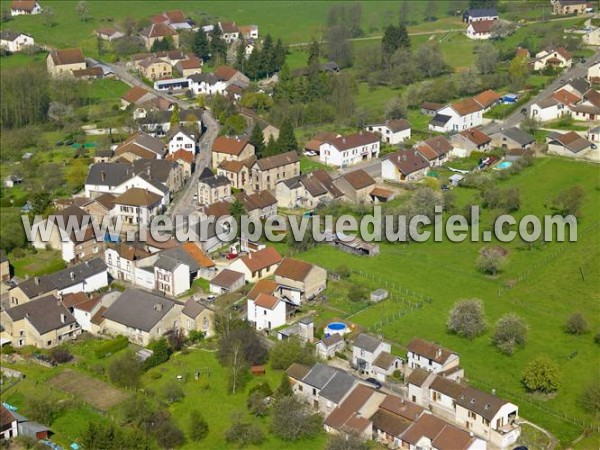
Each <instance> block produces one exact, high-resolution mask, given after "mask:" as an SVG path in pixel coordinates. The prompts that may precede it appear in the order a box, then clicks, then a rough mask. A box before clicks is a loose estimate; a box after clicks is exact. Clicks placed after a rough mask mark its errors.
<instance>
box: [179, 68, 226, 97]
mask: <svg viewBox="0 0 600 450" xmlns="http://www.w3.org/2000/svg"><path fill="white" fill-rule="evenodd" d="M188 79H189V80H190V90H191V91H192V92H193V93H194V94H196V95H215V94H221V95H223V94H224V93H225V89H226V88H227V82H226V81H223V80H219V79H218V78H217V77H216V76H215V75H214V74H212V73H195V74H193V75H190V76H189V77H188Z"/></svg>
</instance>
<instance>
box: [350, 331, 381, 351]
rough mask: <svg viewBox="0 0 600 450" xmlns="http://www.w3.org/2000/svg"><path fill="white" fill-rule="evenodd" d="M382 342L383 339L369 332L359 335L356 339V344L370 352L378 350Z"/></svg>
mask: <svg viewBox="0 0 600 450" xmlns="http://www.w3.org/2000/svg"><path fill="white" fill-rule="evenodd" d="M380 344H381V341H380V340H379V339H377V338H374V337H373V336H369V335H368V334H364V333H363V334H359V335H358V337H357V338H356V339H355V340H354V346H355V347H358V348H360V349H362V350H366V351H368V352H370V353H373V352H374V351H375V350H377V347H379V345H380Z"/></svg>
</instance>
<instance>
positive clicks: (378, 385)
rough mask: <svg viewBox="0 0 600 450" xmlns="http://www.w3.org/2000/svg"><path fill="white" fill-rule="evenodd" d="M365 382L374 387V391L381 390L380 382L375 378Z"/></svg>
mask: <svg viewBox="0 0 600 450" xmlns="http://www.w3.org/2000/svg"><path fill="white" fill-rule="evenodd" d="M365 381H366V382H367V383H369V384H372V385H373V386H374V387H375V389H381V386H383V385H382V384H381V381H379V380H376V379H375V378H372V377H371V378H367V379H365Z"/></svg>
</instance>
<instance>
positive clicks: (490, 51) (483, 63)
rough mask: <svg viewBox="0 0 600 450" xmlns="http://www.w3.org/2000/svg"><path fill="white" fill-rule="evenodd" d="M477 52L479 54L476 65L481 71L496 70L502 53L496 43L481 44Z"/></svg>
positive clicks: (490, 71)
mask: <svg viewBox="0 0 600 450" xmlns="http://www.w3.org/2000/svg"><path fill="white" fill-rule="evenodd" d="M475 53H476V55H477V58H476V59H475V67H477V70H478V71H479V73H483V74H488V73H495V72H496V67H497V66H498V59H499V57H500V54H499V53H498V50H497V49H496V47H495V46H494V45H492V44H490V43H489V42H486V43H483V44H479V45H478V46H477V47H476V49H475Z"/></svg>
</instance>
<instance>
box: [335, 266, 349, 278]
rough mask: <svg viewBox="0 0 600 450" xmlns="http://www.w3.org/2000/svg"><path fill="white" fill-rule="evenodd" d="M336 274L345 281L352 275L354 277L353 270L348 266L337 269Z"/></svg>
mask: <svg viewBox="0 0 600 450" xmlns="http://www.w3.org/2000/svg"><path fill="white" fill-rule="evenodd" d="M335 273H336V274H337V276H338V277H340V278H341V279H343V280H345V279H347V278H350V275H352V270H350V268H349V267H348V266H339V267H338V268H337V269H335Z"/></svg>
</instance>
